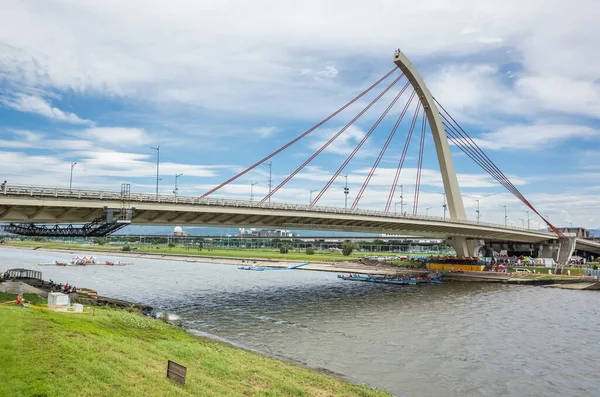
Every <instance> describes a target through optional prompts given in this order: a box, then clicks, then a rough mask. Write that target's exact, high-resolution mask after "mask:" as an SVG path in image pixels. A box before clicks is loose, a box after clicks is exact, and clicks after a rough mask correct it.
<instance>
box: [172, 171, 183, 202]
mask: <svg viewBox="0 0 600 397" xmlns="http://www.w3.org/2000/svg"><path fill="white" fill-rule="evenodd" d="M181 175H183V174H175V189H174V190H173V193H174V194H175V197H177V192H179V189H178V188H177V179H179V177H180V176H181Z"/></svg>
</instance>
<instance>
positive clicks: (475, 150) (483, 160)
mask: <svg viewBox="0 0 600 397" xmlns="http://www.w3.org/2000/svg"><path fill="white" fill-rule="evenodd" d="M434 100H435V102H436V103H437V104H438V105H439V106H440V108H441V109H442V110H443V112H444V113H445V114H446V115H448V117H449V118H450V119H451V120H452V121H450V120H448V118H447V117H446V116H445V115H444V114H443V113H441V112H440V115H441V116H442V117H443V118H444V120H445V122H444V125H445V126H446V129H447V130H448V132H449V136H450V137H451V138H452V139H453V140H454V141H455V143H456V144H457V146H458V147H459V148H460V149H461V150H462V151H463V152H465V153H466V154H467V155H468V156H469V157H471V159H472V160H474V161H475V162H476V163H477V164H478V165H479V166H481V167H482V168H483V169H484V170H485V171H487V172H488V174H490V175H491V176H492V177H493V178H494V179H496V180H497V181H498V182H499V183H500V184H501V185H502V186H504V187H505V188H506V189H507V190H508V191H509V192H511V193H512V194H513V195H515V196H516V197H517V198H518V199H519V200H520V201H521V202H523V204H525V205H526V206H527V207H528V208H530V209H531V210H532V211H533V212H534V213H536V214H537V215H538V216H539V217H540V218H541V219H542V220H543V221H544V222H545V223H546V225H548V227H549V228H550V229H551V230H552V231H553V232H554V233H556V234H557V235H558V236H559V237H563V236H564V235H563V234H562V233H561V232H560V231H559V230H558V229H557V228H556V227H555V226H554V225H552V224H551V223H550V222H549V221H548V220H547V219H546V218H544V217H543V216H542V215H541V214H540V213H539V212H538V211H537V210H536V209H535V208H534V207H533V205H532V204H531V203H530V202H529V201H528V200H527V199H526V198H525V196H523V194H522V193H521V192H520V191H519V189H517V188H516V187H515V185H514V184H513V183H512V182H511V181H510V180H509V179H508V177H507V176H506V175H505V174H504V173H503V172H502V171H500V169H499V168H498V167H497V166H496V165H495V164H494V162H493V161H492V160H491V159H490V158H489V157H488V156H487V154H486V153H485V152H484V151H483V150H481V148H480V147H479V145H477V143H476V142H475V141H474V140H473V139H472V138H471V137H470V136H469V135H468V134H467V133H466V131H465V130H464V129H463V128H462V127H461V126H460V124H458V122H457V121H456V120H455V119H454V118H453V117H452V115H450V113H448V111H447V110H446V109H445V108H444V107H443V106H442V105H441V104H440V103H439V102H438V101H437V100H436V99H435V98H434Z"/></svg>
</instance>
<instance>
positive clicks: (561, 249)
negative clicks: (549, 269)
mask: <svg viewBox="0 0 600 397" xmlns="http://www.w3.org/2000/svg"><path fill="white" fill-rule="evenodd" d="M576 241H577V238H576V237H564V238H560V239H559V240H558V250H557V255H556V268H555V271H558V267H559V266H560V270H561V273H562V270H563V268H564V267H565V265H566V264H567V263H568V262H569V259H570V258H571V256H573V253H574V252H575V244H576Z"/></svg>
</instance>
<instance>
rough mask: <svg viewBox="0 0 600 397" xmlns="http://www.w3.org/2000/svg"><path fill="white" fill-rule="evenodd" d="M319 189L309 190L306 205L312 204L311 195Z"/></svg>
mask: <svg viewBox="0 0 600 397" xmlns="http://www.w3.org/2000/svg"><path fill="white" fill-rule="evenodd" d="M318 190H319V189H315V190H312V189H311V190H310V201H309V202H308V204H312V194H313V193H314V192H316V191H318Z"/></svg>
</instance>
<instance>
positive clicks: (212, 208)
mask: <svg viewBox="0 0 600 397" xmlns="http://www.w3.org/2000/svg"><path fill="white" fill-rule="evenodd" d="M129 202H130V204H131V206H132V207H135V212H134V217H133V223H134V224H145V225H172V224H179V225H198V226H254V227H276V228H287V229H289V228H294V229H313V230H314V229H317V230H337V231H355V232H372V233H387V234H401V233H402V234H410V235H415V236H427V237H438V238H447V237H457V236H463V237H468V238H476V239H485V240H500V241H519V242H530V243H537V242H543V241H548V240H552V239H556V235H554V234H553V233H548V232H544V231H537V230H527V229H522V228H514V227H505V226H503V225H496V224H489V223H483V222H481V223H478V222H474V221H467V220H464V221H462V220H461V221H459V220H451V219H443V218H439V217H430V216H419V215H416V216H415V215H403V214H395V213H386V212H382V211H372V210H345V209H343V208H332V207H310V206H307V205H297V204H284V203H277V202H273V203H263V204H259V203H256V202H250V201H245V200H237V199H225V198H205V199H200V198H197V197H183V196H177V197H176V196H174V195H169V196H166V195H158V196H157V195H155V194H148V193H132V194H131V195H130V196H129ZM122 204H123V200H122V197H121V192H111V191H100V190H83V189H73V190H69V189H68V188H49V187H40V186H22V185H7V186H6V188H5V190H4V191H2V192H0V221H3V222H35V223H86V222H90V221H91V220H93V219H94V218H96V217H98V216H100V215H101V214H102V212H103V208H104V207H109V208H120V207H121V205H122Z"/></svg>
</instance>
